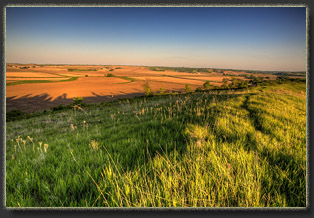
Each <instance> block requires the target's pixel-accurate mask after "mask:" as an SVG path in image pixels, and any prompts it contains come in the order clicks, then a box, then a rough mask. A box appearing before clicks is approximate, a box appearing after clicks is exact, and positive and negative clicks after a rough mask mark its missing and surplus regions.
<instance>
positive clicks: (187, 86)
mask: <svg viewBox="0 0 314 218" xmlns="http://www.w3.org/2000/svg"><path fill="white" fill-rule="evenodd" d="M185 91H186V92H190V91H191V87H190V84H186V85H185Z"/></svg>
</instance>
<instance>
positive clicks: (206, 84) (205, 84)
mask: <svg viewBox="0 0 314 218" xmlns="http://www.w3.org/2000/svg"><path fill="white" fill-rule="evenodd" d="M210 86H211V85H210V82H209V81H206V82H205V83H204V84H203V87H204V89H209V88H210Z"/></svg>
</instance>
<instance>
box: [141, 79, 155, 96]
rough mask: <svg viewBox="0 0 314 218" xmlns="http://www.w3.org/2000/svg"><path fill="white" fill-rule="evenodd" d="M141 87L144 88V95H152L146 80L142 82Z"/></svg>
mask: <svg viewBox="0 0 314 218" xmlns="http://www.w3.org/2000/svg"><path fill="white" fill-rule="evenodd" d="M143 88H144V93H145V95H146V96H149V95H152V94H153V93H152V90H151V87H150V84H149V82H148V81H146V82H145V83H144V84H143Z"/></svg>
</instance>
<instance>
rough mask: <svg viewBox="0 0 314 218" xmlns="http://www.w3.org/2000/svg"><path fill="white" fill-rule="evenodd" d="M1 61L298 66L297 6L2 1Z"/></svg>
mask: <svg viewBox="0 0 314 218" xmlns="http://www.w3.org/2000/svg"><path fill="white" fill-rule="evenodd" d="M5 40H6V61H7V63H24V64H26V63H36V64H101V65H137V66H176V67H211V68H224V69H247V70H265V71H305V70H306V8H305V7H7V8H6V39H5Z"/></svg>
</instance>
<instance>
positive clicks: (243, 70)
mask: <svg viewBox="0 0 314 218" xmlns="http://www.w3.org/2000/svg"><path fill="white" fill-rule="evenodd" d="M6 64H35V65H81V66H131V67H171V68H192V69H193V68H195V69H207V68H208V69H217V70H230V71H232V70H237V71H259V72H304V73H306V72H307V70H294V71H291V70H257V69H237V68H234V69H233V68H217V67H183V66H161V65H131V64H73V63H71V64H56V63H46V64H38V63H6Z"/></svg>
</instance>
